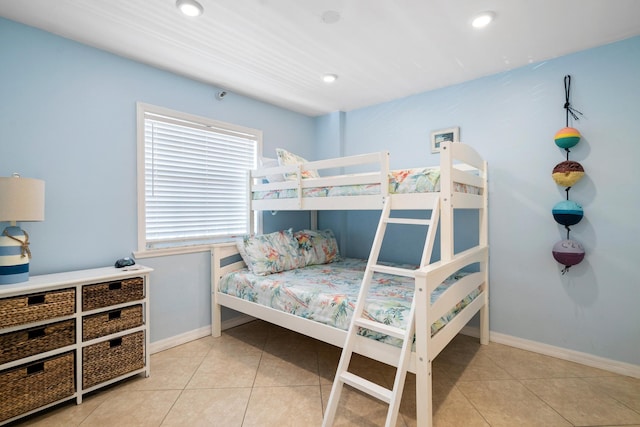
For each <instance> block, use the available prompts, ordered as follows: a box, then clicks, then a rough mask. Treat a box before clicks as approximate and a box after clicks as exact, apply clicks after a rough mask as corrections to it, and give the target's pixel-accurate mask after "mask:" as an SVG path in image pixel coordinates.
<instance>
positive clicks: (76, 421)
mask: <svg viewBox="0 0 640 427" xmlns="http://www.w3.org/2000/svg"><path fill="white" fill-rule="evenodd" d="M106 398H107V395H106V394H105V393H92V394H90V395H86V396H84V397H83V399H82V404H80V405H77V404H76V400H75V399H74V400H71V401H69V402H65V403H62V404H60V405H57V406H55V407H53V408H51V409H48V410H46V411H43V412H41V413H38V414H34V415H31V416H29V417H26V418H23V419H22V420H20V421H17V422H14V423H12V424H11V426H12V427H18V426H20V427H23V426H24V427H26V426H38V427H40V426H41V427H71V426H79V425H80V424H81V423H82V422H83V421H84V420H85V419H86V418H87V417H88V416H89V415H90V414H91V413H92V412H93V411H94V410H95V409H96V408H97V407H98V406H100V404H101V403H102V402H104V400H105V399H106Z"/></svg>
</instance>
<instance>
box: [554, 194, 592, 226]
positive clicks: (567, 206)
mask: <svg viewBox="0 0 640 427" xmlns="http://www.w3.org/2000/svg"><path fill="white" fill-rule="evenodd" d="M551 213H552V214H553V219H555V220H556V222H557V223H558V224H560V225H566V226H570V225H576V224H577V223H579V222H580V220H582V217H583V216H584V211H583V210H582V206H580V205H579V204H577V203H576V202H574V201H571V200H563V201H561V202H558V203H556V204H555V206H554V207H553V209H552V210H551Z"/></svg>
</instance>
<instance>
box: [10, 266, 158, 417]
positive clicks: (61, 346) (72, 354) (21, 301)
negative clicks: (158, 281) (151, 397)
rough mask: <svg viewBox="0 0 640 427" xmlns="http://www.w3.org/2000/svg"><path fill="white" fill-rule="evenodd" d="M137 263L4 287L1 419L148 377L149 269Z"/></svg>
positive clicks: (66, 274) (33, 277) (33, 279)
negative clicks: (135, 376)
mask: <svg viewBox="0 0 640 427" xmlns="http://www.w3.org/2000/svg"><path fill="white" fill-rule="evenodd" d="M151 271H152V270H151V269H150V268H147V267H143V266H139V265H135V266H133V267H127V268H125V269H116V268H113V267H105V268H97V269H91V270H82V271H73V272H68V273H56V274H48V275H42V276H32V277H31V278H30V279H29V281H28V282H24V283H17V284H13V285H0V425H1V424H5V423H8V422H11V421H13V420H16V419H18V418H20V417H23V416H25V415H28V414H31V413H34V412H36V411H39V410H41V409H44V408H48V407H50V406H54V405H56V404H58V403H61V402H63V401H67V400H71V399H75V400H76V403H78V404H80V403H82V396H83V395H84V394H86V393H88V392H91V391H94V390H96V389H98V388H100V387H104V386H106V385H108V384H112V383H114V382H117V381H120V380H122V379H124V378H127V377H130V376H133V375H138V374H144V375H145V376H147V377H148V376H149V373H150V366H149V352H148V348H149V275H150V273H151Z"/></svg>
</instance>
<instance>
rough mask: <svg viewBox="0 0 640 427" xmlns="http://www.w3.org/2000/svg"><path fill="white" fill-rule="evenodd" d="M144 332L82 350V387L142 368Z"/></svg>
mask: <svg viewBox="0 0 640 427" xmlns="http://www.w3.org/2000/svg"><path fill="white" fill-rule="evenodd" d="M144 361H145V357H144V331H140V332H135V333H133V334H129V335H124V336H123V337H120V338H115V339H112V340H107V341H103V342H100V343H97V344H92V345H90V346H87V347H85V348H84V349H82V387H83V388H89V387H92V386H94V385H96V384H100V383H101V382H104V381H108V380H110V379H112V378H115V377H118V376H120V375H124V374H126V373H128V372H132V371H135V370H136V369H142V368H144Z"/></svg>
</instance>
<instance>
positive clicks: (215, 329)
mask: <svg viewBox="0 0 640 427" xmlns="http://www.w3.org/2000/svg"><path fill="white" fill-rule="evenodd" d="M219 268H220V254H219V251H218V249H217V248H216V246H215V245H214V246H212V247H211V335H212V336H214V337H219V336H220V335H221V334H222V310H221V308H220V304H218V285H219V282H220V277H219V276H218V269H219Z"/></svg>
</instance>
